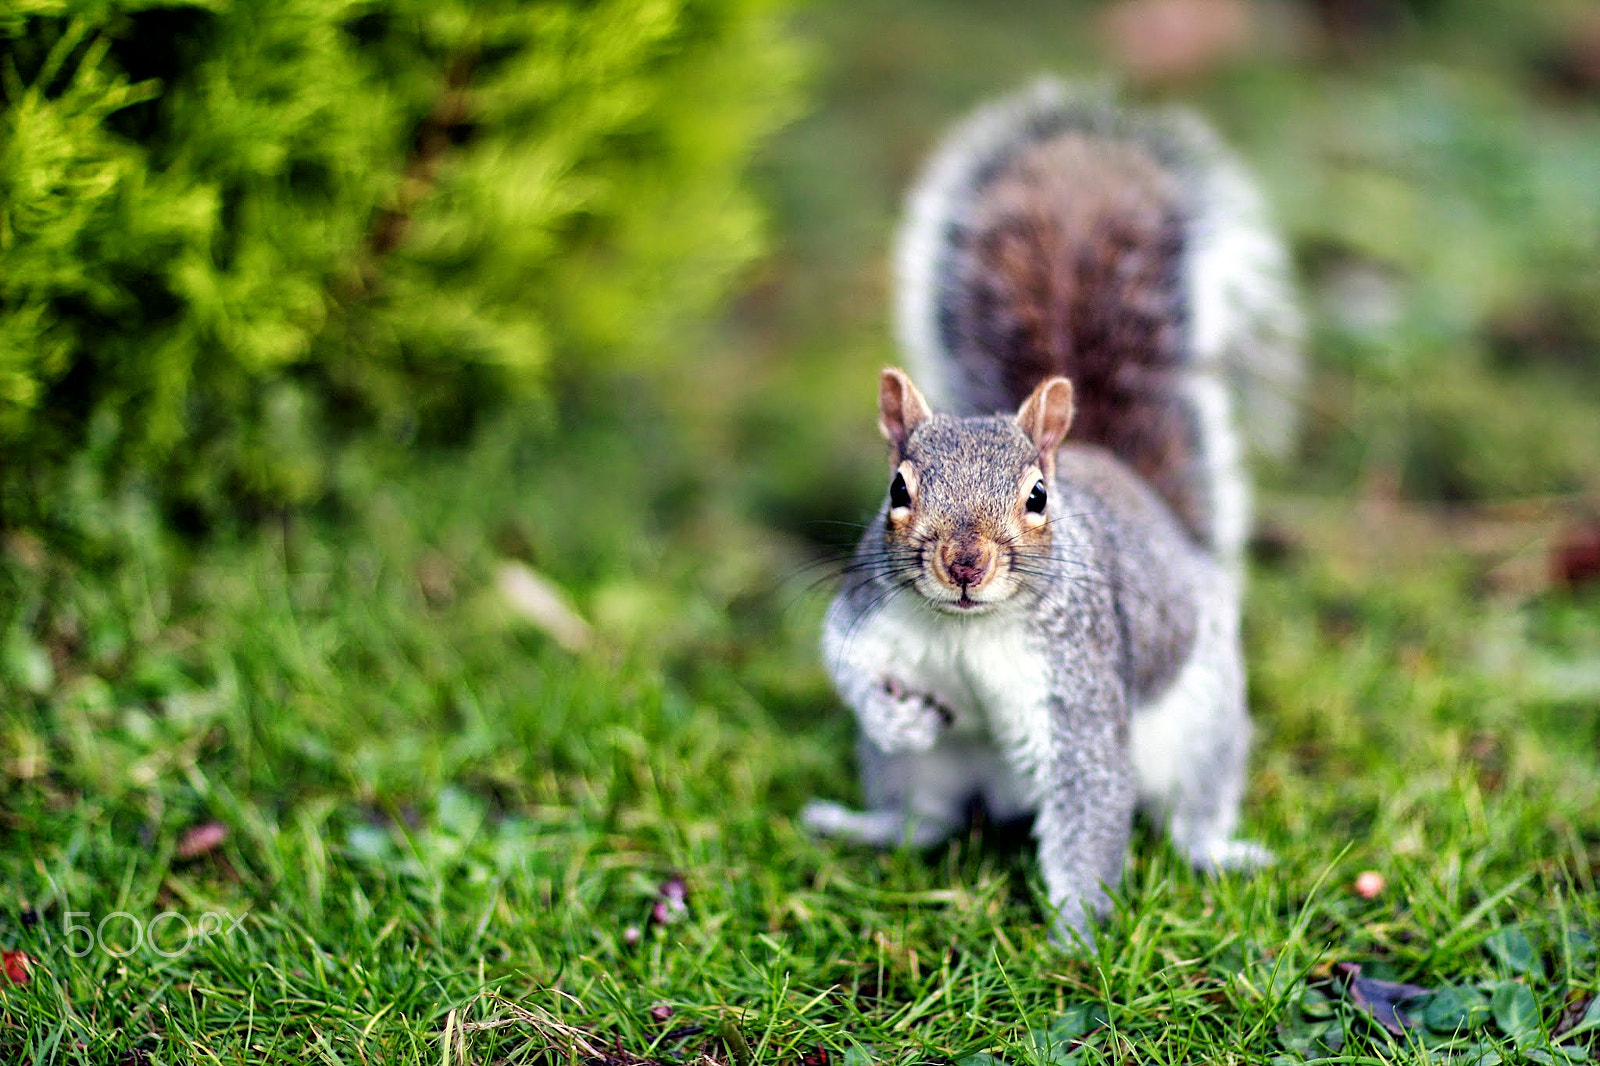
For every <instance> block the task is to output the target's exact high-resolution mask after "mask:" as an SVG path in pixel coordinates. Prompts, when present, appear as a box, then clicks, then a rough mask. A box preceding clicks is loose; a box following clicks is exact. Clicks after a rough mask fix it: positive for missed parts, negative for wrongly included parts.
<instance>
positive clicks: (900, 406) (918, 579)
mask: <svg viewBox="0 0 1600 1066" xmlns="http://www.w3.org/2000/svg"><path fill="white" fill-rule="evenodd" d="M1071 424H1072V383H1071V382H1070V381H1068V380H1067V379H1066V378H1062V377H1053V378H1047V379H1046V380H1044V381H1042V382H1040V383H1039V386H1038V387H1037V388H1035V389H1034V390H1033V394H1032V395H1030V396H1029V397H1028V398H1027V400H1025V401H1024V402H1023V404H1022V407H1021V408H1019V409H1018V411H1017V414H1016V417H1015V418H1011V417H1007V416H1005V415H996V416H993V417H987V418H986V417H974V418H960V417H956V416H954V415H944V414H939V415H936V414H934V413H933V412H932V411H930V410H929V408H928V404H927V401H926V400H924V399H923V398H922V393H920V392H918V391H917V387H916V386H915V385H913V384H912V383H911V379H910V378H909V377H907V376H906V375H905V373H904V372H902V371H900V370H895V369H892V368H891V369H888V370H885V371H884V372H883V375H882V377H881V379H880V382H879V390H878V428H879V429H881V430H882V431H883V435H884V437H885V438H887V439H888V441H889V444H890V446H891V448H892V449H893V455H892V459H891V462H892V463H893V469H892V470H891V471H890V474H889V477H890V481H889V506H888V509H887V516H886V518H885V519H884V526H885V529H884V536H885V538H886V548H887V551H888V553H889V555H888V558H889V559H890V561H891V564H892V565H891V567H890V570H891V572H893V573H894V574H896V575H897V576H898V577H899V578H900V579H901V580H904V581H906V582H907V583H909V584H913V585H914V586H915V588H916V590H917V592H919V593H920V594H921V595H922V597H923V598H924V599H926V600H927V601H928V602H929V603H930V604H931V605H932V606H934V607H935V608H936V609H938V610H942V611H948V612H950V613H952V614H982V613H985V612H987V611H991V610H994V609H995V608H996V607H998V606H1000V605H1001V604H1003V603H1005V602H1006V601H1007V600H1010V599H1011V598H1012V597H1013V596H1015V595H1016V594H1017V592H1018V591H1020V590H1021V589H1023V588H1025V587H1026V586H1027V584H1028V581H1027V576H1028V575H1029V574H1030V573H1038V572H1039V571H1040V569H1041V565H1040V564H1039V563H1038V562H1036V560H1038V559H1040V558H1041V557H1043V556H1045V555H1046V554H1047V553H1048V551H1049V547H1050V539H1051V501H1050V493H1051V489H1052V487H1053V484H1054V477H1055V457H1056V449H1057V448H1059V447H1060V446H1061V441H1062V438H1064V437H1065V436H1066V435H1067V429H1068V427H1069V426H1071Z"/></svg>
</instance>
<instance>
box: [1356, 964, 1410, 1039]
mask: <svg viewBox="0 0 1600 1066" xmlns="http://www.w3.org/2000/svg"><path fill="white" fill-rule="evenodd" d="M1334 970H1335V972H1337V973H1339V974H1341V975H1343V976H1344V977H1345V978H1346V984H1345V994H1346V995H1347V996H1349V997H1350V1002H1351V1004H1353V1005H1354V1006H1355V1008H1356V1009H1357V1010H1359V1011H1361V1012H1362V1013H1363V1014H1365V1015H1367V1016H1368V1017H1370V1018H1371V1019H1372V1020H1373V1021H1375V1022H1377V1023H1378V1024H1379V1025H1381V1026H1383V1027H1384V1028H1385V1029H1387V1030H1389V1032H1391V1033H1393V1034H1394V1035H1395V1036H1399V1035H1401V1034H1402V1033H1404V1032H1405V1031H1406V1030H1407V1029H1410V1028H1411V1027H1413V1026H1415V1025H1416V1024H1417V1019H1416V1018H1413V1017H1412V1016H1411V1015H1409V1014H1406V1013H1405V1012H1404V1011H1402V1010H1401V1009H1400V1006H1401V1004H1403V1003H1406V1002H1408V1001H1409V1000H1413V999H1421V998H1422V997H1423V996H1429V995H1432V994H1433V991H1434V990H1433V989H1431V988H1423V987H1422V986H1420V985H1408V984H1405V983H1403V982H1400V981H1380V980H1378V979H1377V978H1375V977H1362V976H1361V965H1360V964H1359V963H1354V962H1341V963H1339V964H1338V965H1336V966H1335V967H1334Z"/></svg>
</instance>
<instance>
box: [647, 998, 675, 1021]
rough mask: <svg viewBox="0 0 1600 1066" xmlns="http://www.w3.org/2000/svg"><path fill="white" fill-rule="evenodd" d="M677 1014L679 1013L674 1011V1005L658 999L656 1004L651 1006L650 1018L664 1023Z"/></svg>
mask: <svg viewBox="0 0 1600 1066" xmlns="http://www.w3.org/2000/svg"><path fill="white" fill-rule="evenodd" d="M676 1013H677V1012H676V1011H675V1010H673V1009H672V1004H670V1003H668V1002H667V1001H666V1000H664V999H658V1000H656V1001H655V1002H654V1003H652V1004H650V1017H652V1018H654V1019H655V1020H656V1021H658V1022H664V1021H666V1020H667V1019H668V1018H671V1017H672V1016H673V1015H674V1014H676Z"/></svg>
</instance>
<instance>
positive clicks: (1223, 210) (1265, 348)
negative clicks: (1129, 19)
mask: <svg viewBox="0 0 1600 1066" xmlns="http://www.w3.org/2000/svg"><path fill="white" fill-rule="evenodd" d="M896 265H897V271H898V281H899V301H898V331H899V335H900V340H901V343H902V345H903V346H904V348H905V350H906V356H907V359H908V360H909V361H910V363H911V364H912V368H913V370H914V372H915V373H916V374H917V376H918V379H919V381H922V382H923V383H924V385H925V387H926V389H927V391H928V392H929V394H930V396H931V397H933V398H934V401H935V403H940V402H943V403H944V404H946V405H949V406H952V407H954V408H956V409H958V410H963V411H966V412H971V413H985V414H989V413H993V412H995V411H1001V410H1014V409H1015V408H1016V406H1017V404H1018V403H1020V402H1021V400H1022V399H1023V398H1024V397H1026V396H1027V395H1028V393H1029V392H1030V391H1031V390H1032V388H1033V386H1034V385H1036V384H1037V383H1038V382H1039V381H1040V380H1041V379H1043V378H1044V377H1046V376H1048V375H1051V374H1065V375H1066V376H1068V377H1070V378H1071V379H1072V380H1073V384H1074V386H1075V394H1076V400H1077V411H1078V413H1077V417H1076V419H1075V421H1074V425H1073V429H1072V433H1071V435H1070V437H1069V440H1076V441H1080V442H1090V443H1095V444H1100V445H1103V446H1105V447H1107V448H1109V449H1110V450H1111V451H1112V452H1114V453H1115V454H1116V455H1117V456H1118V457H1119V458H1121V459H1122V460H1123V461H1124V462H1125V463H1127V464H1128V465H1129V466H1131V467H1132V468H1133V469H1134V470H1136V471H1138V472H1139V473H1140V474H1141V475H1142V476H1143V477H1144V478H1145V479H1146V481H1148V482H1149V483H1150V484H1151V485H1152V486H1153V487H1154V488H1155V489H1156V491H1157V492H1158V493H1160V494H1161V496H1162V497H1163V498H1164V499H1165V500H1166V501H1167V502H1168V503H1169V504H1170V505H1171V506H1172V508H1173V510H1174V512H1175V513H1176V514H1177V515H1178V517H1179V518H1180V519H1181V520H1182V521H1183V522H1184V524H1185V526H1186V527H1187V528H1188V529H1189V530H1190V532H1191V533H1192V534H1193V535H1194V537H1195V539H1196V540H1197V541H1198V542H1200V543H1201V544H1203V545H1205V546H1206V547H1208V548H1210V549H1212V550H1213V551H1215V552H1217V553H1218V554H1219V555H1222V556H1226V557H1233V556H1236V555H1237V553H1238V552H1239V550H1240V549H1241V547H1242V545H1243V541H1244V538H1245V536H1246V535H1247V533H1248V526H1249V484H1248V481H1247V480H1246V477H1245V474H1244V470H1243V457H1242V454H1241V453H1242V451H1243V446H1242V443H1241V437H1240V435H1239V433H1238V432H1236V430H1235V415H1234V413H1233V412H1234V409H1235V407H1236V406H1237V407H1239V408H1242V417H1241V418H1239V419H1238V421H1239V423H1240V427H1241V428H1242V429H1243V431H1244V435H1245V436H1246V437H1248V438H1249V439H1250V440H1251V441H1252V442H1254V443H1256V444H1257V445H1259V446H1261V447H1263V448H1265V449H1268V450H1274V451H1281V450H1282V449H1284V448H1285V447H1287V445H1288V443H1289V441H1290V439H1291V437H1292V433H1293V428H1294V422H1295V418H1294V415H1295V394H1296V392H1297V387H1298V384H1299V380H1300V377H1301V365H1300V354H1299V339H1300V326H1299V319H1298V316H1297V314H1296V311H1295V307H1294V301H1293V299H1292V293H1291V285H1290V282H1289V271H1288V263H1287V256H1286V254H1285V251H1284V248H1283V245H1282V243H1281V242H1280V240H1279V239H1278V238H1277V236H1276V235H1275V233H1274V232H1273V230H1272V228H1271V227H1270V226H1269V225H1268V223H1267V220H1266V217H1265V210H1264V207H1263V204H1262V202H1261V197H1260V196H1259V195H1258V194H1257V192H1256V190H1255V188H1254V186H1253V184H1252V183H1251V182H1250V180H1249V178H1248V177H1247V175H1246V174H1245V173H1244V171H1243V170H1242V168H1241V167H1240V166H1239V165H1238V164H1237V163H1236V162H1235V161H1234V160H1233V159H1232V157H1231V156H1230V155H1229V154H1228V153H1227V152H1226V151H1225V150H1224V149H1223V147H1222V146H1221V145H1220V144H1219V143H1218V141H1217V139H1216V138H1215V137H1214V136H1213V135H1212V134H1211V132H1210V131H1209V129H1208V128H1207V127H1206V126H1205V125H1204V124H1203V123H1201V122H1200V121H1199V120H1198V119H1197V118H1195V117H1193V116H1191V115H1188V114H1186V113H1182V112H1162V113H1156V114H1149V115H1144V114H1130V113H1128V112H1124V111H1122V110H1120V109H1118V108H1116V107H1115V106H1113V104H1112V103H1111V102H1110V100H1109V98H1108V97H1107V96H1106V95H1105V94H1096V93H1091V92H1087V91H1074V90H1071V89H1069V88H1067V87H1066V86H1064V85H1062V84H1060V83H1058V82H1054V81H1041V82H1039V83H1037V84H1035V85H1034V86H1032V87H1031V88H1029V89H1028V90H1026V91H1024V92H1022V93H1020V94H1018V95H1016V96H1014V97H1010V98H1007V99H1004V100H1001V101H999V102H998V103H995V104H992V105H990V106H988V107H985V108H983V109H981V110H979V111H978V112H976V113H975V114H974V115H972V116H971V117H970V118H968V119H967V120H966V121H964V122H962V123H961V124H960V125H958V126H957V127H956V128H955V129H954V131H953V132H952V133H951V134H950V135H949V137H948V138H947V139H946V140H945V142H944V144H943V145H942V147H941V148H940V149H939V150H938V151H937V152H936V153H935V155H934V156H933V158H932V160H931V161H930V163H929V164H928V166H927V169H926V170H925V171H924V173H923V176H922V178H921V180H920V181H919V182H918V183H917V184H916V186H915V187H914V188H913V190H912V192H911V196H910V200H909V203H908V209H907V215H906V220H905V223H904V225H903V227H902V229H901V234H900V241H899V248H898V252H897V264H896Z"/></svg>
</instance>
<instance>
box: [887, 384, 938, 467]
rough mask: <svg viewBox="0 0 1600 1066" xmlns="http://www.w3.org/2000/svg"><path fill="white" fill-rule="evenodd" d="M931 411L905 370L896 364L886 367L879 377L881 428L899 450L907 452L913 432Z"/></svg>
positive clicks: (888, 439)
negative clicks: (908, 440)
mask: <svg viewBox="0 0 1600 1066" xmlns="http://www.w3.org/2000/svg"><path fill="white" fill-rule="evenodd" d="M932 413H933V412H931V411H929V410H928V401H927V400H924V399H923V398H922V393H920V392H918V391H917V387H916V386H915V385H913V384H912V383H911V379H910V378H908V377H906V374H905V371H903V370H897V369H896V368H894V367H889V368H888V369H886V370H884V372H883V374H882V375H881V376H880V377H879V378H878V428H879V429H880V430H882V431H883V436H884V439H886V440H887V441H888V442H889V443H890V444H893V445H894V448H895V451H896V452H903V451H905V447H906V440H907V439H908V438H910V436H911V431H912V430H914V429H916V428H917V426H919V425H921V424H922V422H923V421H924V420H926V419H927V418H928V417H929V416H930V415H931V414H932Z"/></svg>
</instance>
